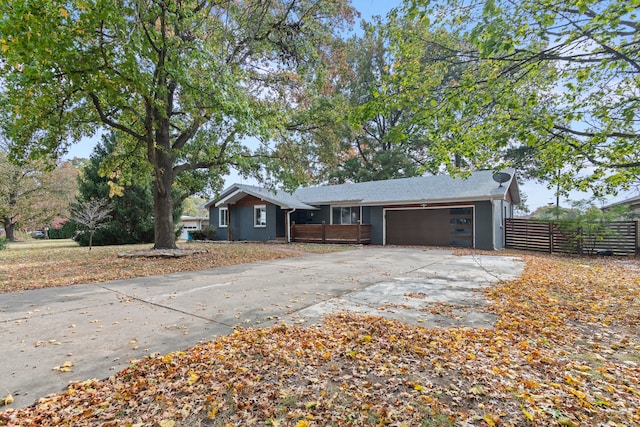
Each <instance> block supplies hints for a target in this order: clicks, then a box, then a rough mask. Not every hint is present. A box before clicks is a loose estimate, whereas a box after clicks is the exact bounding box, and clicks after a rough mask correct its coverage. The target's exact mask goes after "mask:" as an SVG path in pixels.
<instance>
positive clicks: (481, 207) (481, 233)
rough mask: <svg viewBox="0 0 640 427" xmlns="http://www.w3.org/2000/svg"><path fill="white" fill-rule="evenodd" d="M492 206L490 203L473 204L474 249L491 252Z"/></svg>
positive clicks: (492, 230) (492, 232) (492, 231)
mask: <svg viewBox="0 0 640 427" xmlns="http://www.w3.org/2000/svg"><path fill="white" fill-rule="evenodd" d="M492 214H493V206H492V203H491V202H490V201H482V202H476V203H475V220H474V222H475V227H474V229H475V241H476V245H475V247H476V248H477V249H486V250H493V249H494V247H493V234H494V225H493V218H492V216H493V215H492Z"/></svg>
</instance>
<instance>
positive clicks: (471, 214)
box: [205, 169, 520, 250]
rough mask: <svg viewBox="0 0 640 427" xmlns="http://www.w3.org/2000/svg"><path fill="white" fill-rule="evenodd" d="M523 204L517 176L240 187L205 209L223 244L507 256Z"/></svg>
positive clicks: (506, 173) (227, 191)
mask: <svg viewBox="0 0 640 427" xmlns="http://www.w3.org/2000/svg"><path fill="white" fill-rule="evenodd" d="M518 203H520V192H519V189H518V183H517V180H516V176H515V170H513V169H511V170H506V171H504V172H500V173H494V172H493V171H489V170H487V171H478V172H473V173H472V174H471V175H470V176H468V177H467V178H453V177H451V176H447V175H436V176H422V177H415V178H403V179H392V180H385V181H371V182H361V183H352V184H339V185H326V186H317V187H305V188H299V189H297V190H296V191H295V192H293V193H287V192H284V191H271V190H267V189H264V188H261V187H256V186H251V185H243V184H234V185H231V186H230V187H228V188H227V189H225V190H224V191H223V192H222V193H221V194H220V196H219V197H218V198H217V199H215V200H212V201H210V202H209V203H207V204H206V205H205V207H206V208H208V209H209V212H210V214H209V218H210V225H212V226H215V227H217V233H216V238H217V239H219V240H247V241H269V240H278V239H279V240H286V241H322V242H340V241H344V242H347V241H349V242H360V243H371V244H376V245H425V246H458V247H471V248H478V249H489V250H494V249H502V247H503V246H504V221H505V219H506V218H511V217H512V216H513V211H514V207H515V205H517V204H518Z"/></svg>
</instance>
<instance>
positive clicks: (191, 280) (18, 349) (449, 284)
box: [0, 248, 523, 407]
mask: <svg viewBox="0 0 640 427" xmlns="http://www.w3.org/2000/svg"><path fill="white" fill-rule="evenodd" d="M522 268H523V264H522V263H521V262H519V261H517V260H515V259H513V258H510V257H502V256H486V255H475V256H454V255H452V253H451V252H450V251H446V250H436V249H419V248H365V249H356V250H352V251H347V252H336V253H330V254H320V255H310V256H305V257H301V258H289V259H283V260H276V261H265V262H257V263H252V264H244V265H238V266H233V267H224V268H214V269H210V270H204V271H196V272H187V273H177V274H169V275H163V276H153V277H145V278H139V279H130V280H118V281H112V282H106V283H99V284H89V285H77V286H68V287H63V288H50V289H40V290H33V291H25V292H20V293H12V294H0V337H1V339H2V346H1V347H0V360H1V361H2V363H0V397H2V396H4V395H6V394H8V393H11V394H12V395H13V397H14V398H15V402H14V403H13V404H12V405H11V407H20V406H27V405H30V404H32V403H34V402H35V401H36V400H37V399H38V398H40V397H43V396H45V395H47V394H49V393H54V392H60V391H62V390H63V389H64V388H65V387H66V386H67V384H68V383H69V382H71V381H80V380H85V379H88V378H106V377H108V376H110V375H112V374H113V373H115V372H116V371H118V370H120V369H123V368H125V367H126V366H127V365H129V363H131V361H133V360H136V359H140V358H142V357H144V356H145V355H149V354H152V353H160V354H165V353H168V352H170V351H176V350H181V349H186V348H188V347H190V346H193V345H195V344H197V343H198V342H201V341H209V340H211V339H212V338H214V337H216V336H218V335H223V334H228V333H229V332H231V331H232V329H233V328H234V327H235V326H237V325H242V326H243V327H262V326H268V325H272V324H274V323H277V322H282V321H284V322H287V323H300V324H306V325H309V324H313V323H318V322H320V321H321V319H322V316H323V315H324V314H326V313H330V312H337V311H355V312H360V313H366V314H372V315H379V316H386V317H393V318H397V319H400V320H402V321H405V322H408V323H414V324H421V325H426V326H450V325H466V326H470V327H491V325H492V324H493V322H494V320H495V319H494V318H493V316H492V315H490V314H488V313H486V312H484V311H483V310H482V307H483V305H486V304H487V302H486V301H485V300H484V297H483V294H482V292H480V290H481V288H484V287H487V286H492V285H493V284H495V283H496V282H497V281H498V280H509V279H512V278H514V277H516V276H517V275H519V274H520V272H521V271H522ZM65 362H67V363H66V364H65Z"/></svg>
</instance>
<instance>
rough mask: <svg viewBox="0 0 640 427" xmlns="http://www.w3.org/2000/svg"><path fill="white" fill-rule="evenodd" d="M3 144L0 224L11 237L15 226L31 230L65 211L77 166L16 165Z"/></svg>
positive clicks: (73, 187) (74, 191) (67, 207)
mask: <svg viewBox="0 0 640 427" xmlns="http://www.w3.org/2000/svg"><path fill="white" fill-rule="evenodd" d="M7 144H8V142H7V141H6V140H5V141H4V142H3V143H2V144H0V224H2V226H3V227H4V229H5V233H6V236H7V238H8V239H9V240H10V241H15V240H16V230H17V228H18V227H21V228H25V229H30V230H35V229H37V228H42V227H45V226H47V225H49V224H50V223H51V221H52V220H53V219H54V218H55V217H58V216H67V215H68V212H69V203H70V202H71V201H72V200H73V198H74V197H75V193H76V189H77V187H76V176H77V174H78V170H77V169H75V168H73V167H72V166H71V165H70V164H69V163H68V162H64V163H62V164H60V165H59V166H57V167H53V168H52V167H50V166H49V165H47V164H45V163H44V162H38V161H31V162H28V163H24V164H21V165H18V164H16V163H15V162H12V161H11V159H10V158H9V156H8V153H7V150H6V147H7ZM2 147H5V149H3V148H2Z"/></svg>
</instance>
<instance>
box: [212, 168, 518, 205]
mask: <svg viewBox="0 0 640 427" xmlns="http://www.w3.org/2000/svg"><path fill="white" fill-rule="evenodd" d="M505 172H506V173H508V174H509V175H510V176H511V177H510V179H509V180H508V181H507V182H505V183H504V184H502V186H499V185H498V183H497V182H496V181H494V180H493V175H494V172H493V171H490V170H486V171H478V172H473V173H471V175H470V176H468V177H467V178H454V177H451V176H449V175H435V176H421V177H415V178H402V179H390V180H385V181H370V182H359V183H353V184H338V185H325V186H318V187H304V188H299V189H297V190H296V191H295V192H294V193H293V194H290V193H286V192H284V191H278V192H274V191H271V190H267V189H265V188H262V187H256V186H252V185H245V184H234V185H232V186H230V187H229V188H227V189H226V190H224V191H223V192H222V194H221V196H220V198H218V199H217V201H216V202H215V203H216V206H219V205H221V204H227V203H233V202H234V201H237V200H239V199H240V198H242V197H244V194H250V195H253V196H255V197H258V198H260V199H262V200H265V201H267V202H269V203H274V204H276V205H279V206H281V207H282V208H285V209H294V208H295V209H317V208H315V207H314V206H313V205H315V206H318V205H327V204H342V203H353V204H357V205H379V204H387V205H388V204H408V203H443V202H444V203H446V202H454V201H473V200H489V199H502V198H505V197H506V194H507V192H509V191H511V194H512V198H513V199H514V202H515V203H519V202H520V195H519V190H518V184H517V181H516V179H515V170H513V169H508V170H505ZM213 203H214V201H212V202H209V203H208V204H207V206H210V205H212V204H213Z"/></svg>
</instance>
